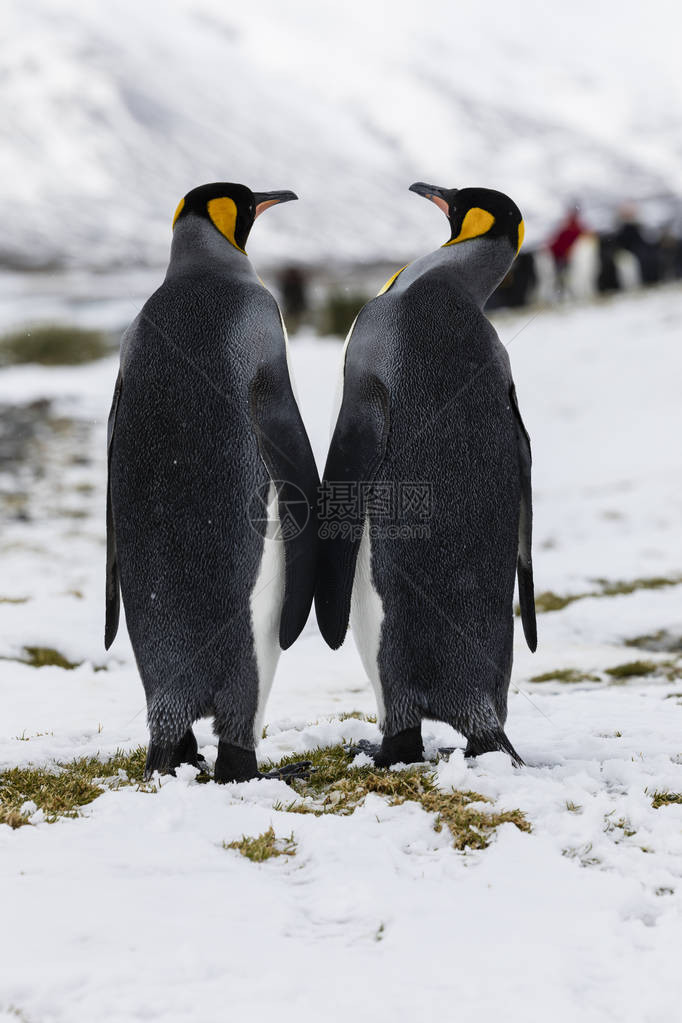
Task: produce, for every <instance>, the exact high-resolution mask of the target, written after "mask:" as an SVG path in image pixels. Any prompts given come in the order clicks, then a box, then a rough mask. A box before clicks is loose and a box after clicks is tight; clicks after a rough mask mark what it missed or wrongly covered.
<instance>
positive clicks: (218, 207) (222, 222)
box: [206, 197, 246, 255]
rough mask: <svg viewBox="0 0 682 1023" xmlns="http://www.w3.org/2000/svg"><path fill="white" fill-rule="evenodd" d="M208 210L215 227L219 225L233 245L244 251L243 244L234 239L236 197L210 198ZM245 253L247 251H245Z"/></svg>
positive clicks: (207, 205) (219, 228) (221, 231)
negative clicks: (240, 244) (238, 243)
mask: <svg viewBox="0 0 682 1023" xmlns="http://www.w3.org/2000/svg"><path fill="white" fill-rule="evenodd" d="M206 210H207V212H208V215H209V217H210V218H211V223H212V224H213V226H214V227H217V228H218V230H219V231H220V233H221V234H222V235H223V236H224V237H225V238H227V240H228V242H230V244H231V245H234V247H235V249H239V251H240V252H244V249H242V248H241V246H239V245H237V243H236V241H235V239H234V232H235V230H236V227H237V204H236V203H235V201H234V199H228V198H227V197H225V198H223V199H210V200H209V202H208V203H207V204H206ZM244 255H246V253H245V252H244Z"/></svg>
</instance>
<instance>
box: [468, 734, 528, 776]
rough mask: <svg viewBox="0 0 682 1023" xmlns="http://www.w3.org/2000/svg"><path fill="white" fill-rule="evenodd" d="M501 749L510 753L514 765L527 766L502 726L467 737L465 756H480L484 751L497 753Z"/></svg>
mask: <svg viewBox="0 0 682 1023" xmlns="http://www.w3.org/2000/svg"><path fill="white" fill-rule="evenodd" d="M500 751H501V752H503V753H508V754H509V756H510V757H511V759H512V763H513V764H514V767H525V764H524V762H523V760H522V759H521V757H520V756H519V754H518V753H517V752H516V750H515V749H514V747H513V746H512V744H511V743H510V741H509V739H508V738H507V736H506V735H505V734H504V732H503V730H502V729H501V728H499V729H497V730H496V731H489V732H481V733H479V734H478V735H470V736H469V737H468V738H467V746H466V749H465V750H464V756H465V757H480V756H481V755H482V754H483V753H497V752H500Z"/></svg>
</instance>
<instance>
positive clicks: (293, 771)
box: [258, 760, 313, 781]
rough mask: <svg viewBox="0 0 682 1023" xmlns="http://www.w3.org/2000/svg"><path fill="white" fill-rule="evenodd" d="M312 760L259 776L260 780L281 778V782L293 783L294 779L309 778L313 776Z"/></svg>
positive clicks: (302, 761)
mask: <svg viewBox="0 0 682 1023" xmlns="http://www.w3.org/2000/svg"><path fill="white" fill-rule="evenodd" d="M312 769H313V763H312V760H299V761H298V763H297V764H286V765H285V766H284V767H276V768H275V769H274V770H273V771H266V772H265V774H260V773H259V775H258V777H259V778H279V779H280V781H291V780H292V778H303V779H306V778H309V777H310V775H311V774H312Z"/></svg>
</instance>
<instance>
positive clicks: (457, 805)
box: [263, 746, 530, 850]
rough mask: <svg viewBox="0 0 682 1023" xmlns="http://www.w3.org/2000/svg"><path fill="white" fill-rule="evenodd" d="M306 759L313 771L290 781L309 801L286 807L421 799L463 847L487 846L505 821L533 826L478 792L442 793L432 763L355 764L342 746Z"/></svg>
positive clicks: (317, 808)
mask: <svg viewBox="0 0 682 1023" xmlns="http://www.w3.org/2000/svg"><path fill="white" fill-rule="evenodd" d="M297 759H299V758H298V755H296V756H291V757H285V758H284V759H283V760H281V761H280V762H279V764H270V765H267V767H265V768H263V770H269V769H271V768H272V767H276V766H280V767H284V766H285V765H286V764H289V763H293V762H295V761H296V760H297ZM306 759H307V760H310V761H312V764H313V768H314V770H313V772H312V773H311V775H310V777H309V778H308V779H305V780H303V779H293V780H292V782H291V785H292V786H293V787H294V788H295V790H296V791H297V792H298V793H299V795H301V796H302V797H303V798H304V799H306V800H307V801H306V802H297V803H294V804H290V805H289V806H287V807H285V808H284V807H283V809H287V810H288V811H289V812H293V813H312V814H315V815H316V816H321V815H322V814H326V813H334V814H338V815H341V816H345V815H349V814H351V813H353V811H354V810H355V808H356V807H357V806H359V805H360V804H361V803H362V802H364V800H365V798H366V797H367V796H368V795H369V794H370V793H374V794H376V795H379V796H383V797H384V798H385V799H386V800H387V801H388V804H389V806H401V805H402V804H403V803H406V802H415V803H418V804H419V805H420V806H421V807H422V808H423V809H424V810H426V812H427V813H432V814H434V815H435V820H434V825H433V828H434V831H441V830H442V828H443V826H444V825H446V826H447V827H448V828H449V830H450V833H451V835H452V844H453V846H454V848H455V849H459V850H463V849H467V848H469V849H485V848H486V846H487V845H488V843H489V841H490V838H491V837H492V834H493V832H494V831H495V829H496V828H498V827H499V826H500V825H501V824H507V823H511V824H514V825H515V826H516V827H517V828H519V830H520V831H530V823H529V822H528V820H527V819H526V818H525V816H524V815H523V813H522V812H521V811H520V810H506V811H499V812H498V811H494V810H492V809H490V810H488V809H487V808H486V809H483V808H482V807H481V805H480V804H482V803H483V804H489V803H490V800H489V799H488V798H487V797H486V796H482V795H480V794H479V793H478V792H471V791H464V792H459V791H455V792H441V790H440V789H438V788H437V786H436V776H435V774H434V772H433V770H431V769H430V768H429V767H428V765H423V766H422V765H417V766H413V767H408V768H406V769H404V770H402V771H389V770H382V769H379V768H376V767H374V766H367V767H351V763H352V761H353V759H354V758H353V757H352V756H351V755H350V754H349V753H348V752H347V751H346V750H345V749H344V748H343V746H331V747H327V748H325V749H317V750H313V751H312V752H308V753H306Z"/></svg>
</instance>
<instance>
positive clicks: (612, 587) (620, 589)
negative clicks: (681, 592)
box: [594, 575, 682, 597]
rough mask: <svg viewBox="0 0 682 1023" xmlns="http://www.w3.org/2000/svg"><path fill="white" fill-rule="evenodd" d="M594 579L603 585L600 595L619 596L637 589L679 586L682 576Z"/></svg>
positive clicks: (660, 588) (659, 588)
mask: <svg viewBox="0 0 682 1023" xmlns="http://www.w3.org/2000/svg"><path fill="white" fill-rule="evenodd" d="M594 581H595V582H596V583H597V584H598V585H599V586H600V587H601V593H600V594H599V596H601V597H617V596H620V595H621V594H628V593H634V592H635V591H636V590H662V589H664V588H665V587H666V586H679V584H680V583H681V582H682V577H680V576H672V577H671V578H667V577H666V576H661V575H656V576H648V577H646V578H643V579H631V580H630V581H629V582H609V580H608V579H595V580H594Z"/></svg>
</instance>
